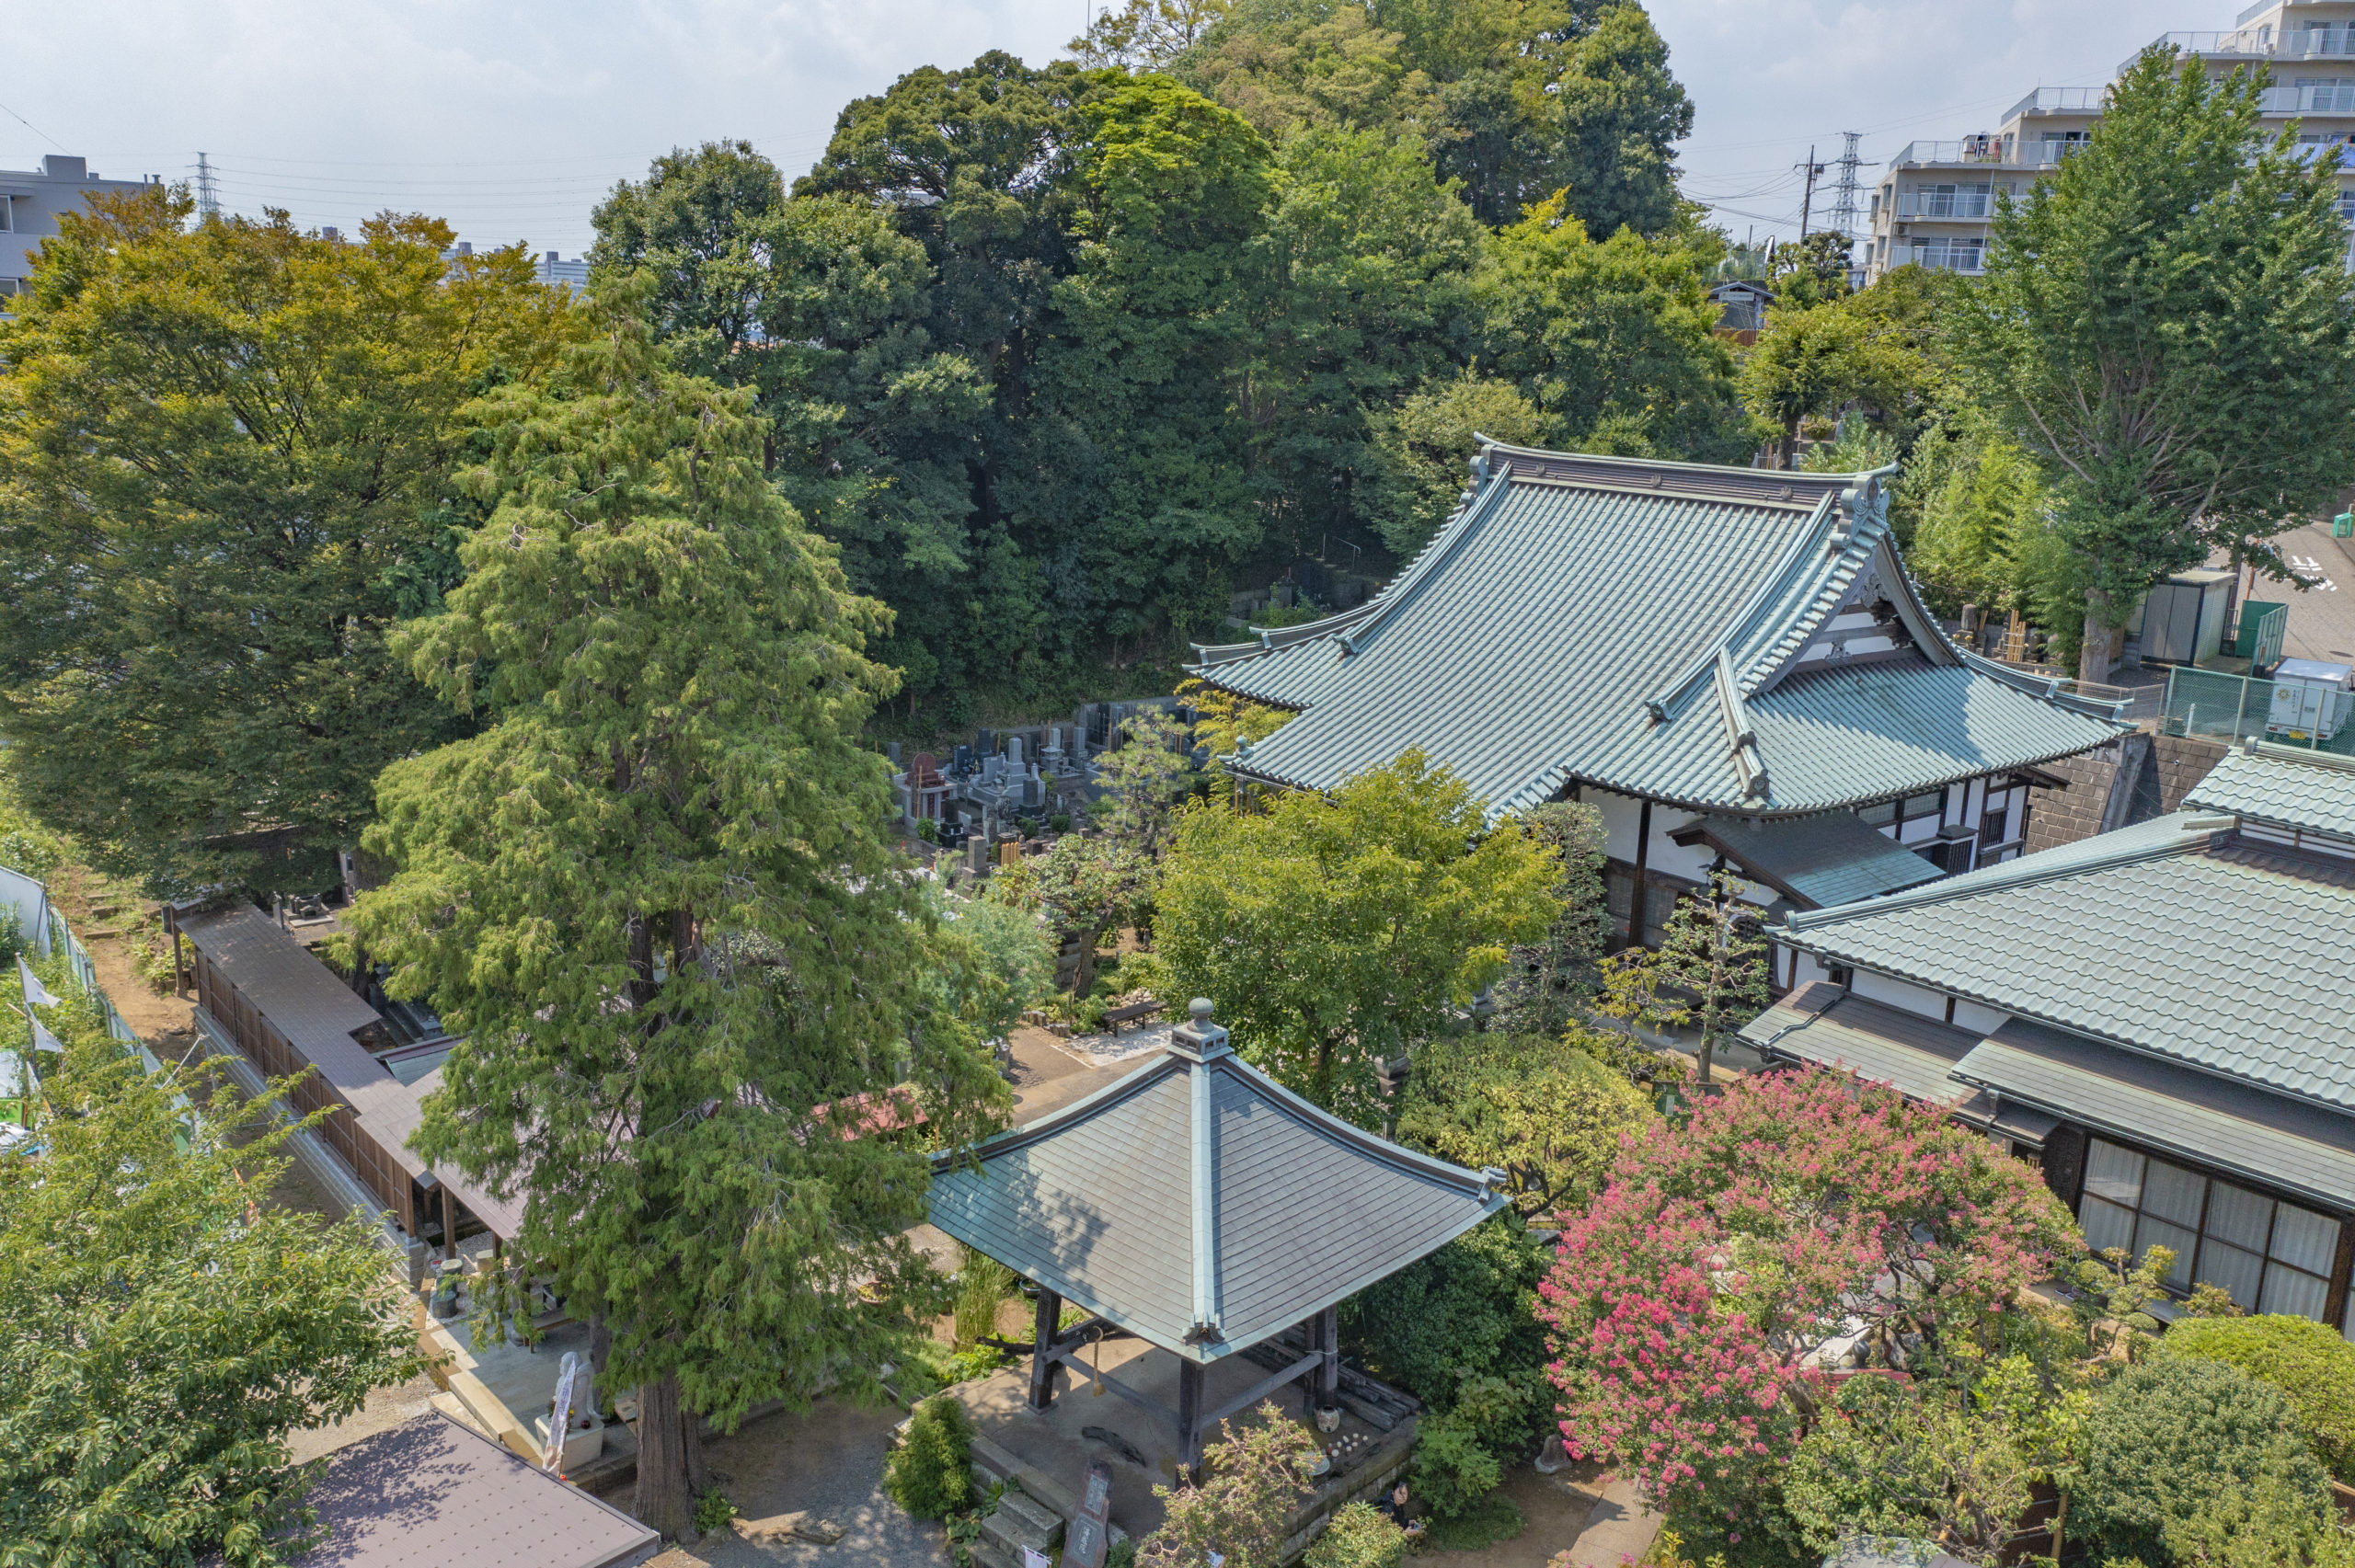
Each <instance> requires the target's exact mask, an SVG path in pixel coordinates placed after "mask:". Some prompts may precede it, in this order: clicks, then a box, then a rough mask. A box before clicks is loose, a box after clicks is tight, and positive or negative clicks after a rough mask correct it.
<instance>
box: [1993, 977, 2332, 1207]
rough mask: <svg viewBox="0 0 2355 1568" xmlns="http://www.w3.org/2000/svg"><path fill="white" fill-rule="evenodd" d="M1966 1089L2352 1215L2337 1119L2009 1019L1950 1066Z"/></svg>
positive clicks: (2328, 1113)
mask: <svg viewBox="0 0 2355 1568" xmlns="http://www.w3.org/2000/svg"><path fill="white" fill-rule="evenodd" d="M1954 1074H1955V1076H1956V1077H1957V1078H1959V1079H1961V1080H1963V1081H1965V1082H1970V1083H1974V1084H1978V1085H1980V1086H1981V1087H1982V1088H1985V1089H1988V1090H1991V1091H1993V1092H1994V1093H2000V1094H2002V1095H2003V1096H2004V1097H2005V1099H2007V1100H2014V1099H2016V1100H2021V1101H2025V1102H2027V1103H2028V1104H2032V1105H2036V1106H2039V1107H2040V1108H2042V1109H2044V1110H2047V1111H2051V1112H2052V1113H2053V1114H2054V1115H2056V1116H2063V1117H2065V1118H2067V1119H2068V1120H2070V1121H2073V1122H2078V1123H2082V1124H2084V1125H2085V1126H2087V1127H2092V1128H2093V1129H2094V1130H2095V1131H2097V1132H2108V1133H2111V1134H2113V1135H2115V1136H2117V1137H2119V1138H2125V1139H2132V1140H2133V1141H2135V1142H2137V1143H2154V1144H2158V1145H2161V1146H2163V1147H2165V1148H2170V1149H2176V1150H2181V1151H2182V1152H2184V1153H2186V1154H2188V1155H2191V1156H2192V1157H2193V1158H2195V1159H2198V1160H2202V1161H2205V1162H2208V1163H2209V1164H2211V1165H2215V1166H2218V1167H2220V1168H2222V1169H2223V1170H2226V1171H2230V1172H2234V1173H2237V1174H2240V1175H2243V1176H2246V1177H2247V1178H2249V1179H2250V1180H2252V1181H2256V1182H2260V1183H2263V1184H2264V1185H2268V1186H2273V1187H2285V1188H2288V1189H2290V1190H2291V1191H2293V1192H2303V1193H2304V1194H2306V1195H2307V1196H2310V1197H2314V1198H2317V1199H2320V1200H2321V1201H2322V1202H2324V1203H2326V1204H2328V1205H2330V1206H2331V1207H2338V1208H2344V1207H2349V1206H2355V1124H2350V1123H2349V1120H2348V1118H2347V1117H2345V1116H2340V1115H2338V1113H2337V1112H2334V1111H2326V1110H2324V1109H2322V1108H2321V1107H2320V1106H2316V1105H2309V1104H2301V1103H2299V1102H2298V1101H2295V1100H2290V1099H2285V1098H2283V1097H2282V1096H2280V1095H2279V1094H2269V1093H2264V1092H2263V1091H2261V1090H2257V1089H2252V1088H2248V1087H2246V1086H2245V1085H2242V1084H2237V1083H2232V1082H2225V1081H2223V1080H2220V1079H2217V1078H2215V1077H2213V1076H2212V1075H2211V1074H2208V1073H2205V1072H2196V1071H2193V1070H2190V1069H2188V1068H2182V1067H2176V1066H2173V1065H2170V1064H2169V1063H2166V1062H2164V1061H2154V1060H2153V1059H2150V1058H2148V1057H2144V1056H2139V1055H2137V1054H2136V1053H2134V1052H2132V1051H2126V1050H2120V1049H2119V1048H2117V1047H2113V1046H2105V1045H2103V1044H2101V1043H2100V1042H2099V1041H2097V1040H2086V1039H2080V1038H2076V1037H2074V1036H2070V1035H2067V1034H2064V1033H2062V1032H2061V1031H2059V1030H2055V1029H2045V1028H2039V1027H2038V1026H2037V1025H2035V1024H2026V1023H2022V1022H2021V1021H2019V1020H2017V1019H2015V1020H2013V1021H2012V1022H2010V1023H2008V1024H2005V1025H2004V1026H2003V1027H2002V1028H2000V1029H1998V1030H1996V1031H1995V1032H1994V1033H1993V1035H1991V1036H1988V1037H1987V1038H1986V1039H1984V1040H1982V1041H1981V1042H1980V1043H1979V1045H1978V1046H1977V1047H1974V1048H1973V1049H1972V1051H1971V1052H1970V1055H1969V1056H1966V1057H1964V1058H1963V1059H1962V1060H1961V1061H1959V1062H1958V1063H1956V1064H1955V1069H1954Z"/></svg>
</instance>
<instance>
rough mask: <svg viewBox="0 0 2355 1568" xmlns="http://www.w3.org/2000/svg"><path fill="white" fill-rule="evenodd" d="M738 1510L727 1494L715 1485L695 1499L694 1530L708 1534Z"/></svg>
mask: <svg viewBox="0 0 2355 1568" xmlns="http://www.w3.org/2000/svg"><path fill="white" fill-rule="evenodd" d="M740 1511H741V1510H739V1509H738V1508H737V1506H736V1505H735V1504H733V1503H731V1502H729V1500H728V1494H726V1493H725V1492H722V1491H721V1490H719V1488H718V1487H717V1486H715V1487H713V1488H712V1489H711V1490H709V1491H708V1492H706V1493H705V1494H703V1495H702V1496H700V1497H698V1498H696V1499H695V1530H696V1532H697V1533H698V1534H701V1535H709V1534H710V1533H711V1532H712V1531H714V1530H716V1529H718V1528H721V1527H722V1526H724V1525H726V1524H727V1523H728V1521H729V1520H730V1519H732V1518H734V1517H735V1516H737V1514H738V1513H739V1512H740Z"/></svg>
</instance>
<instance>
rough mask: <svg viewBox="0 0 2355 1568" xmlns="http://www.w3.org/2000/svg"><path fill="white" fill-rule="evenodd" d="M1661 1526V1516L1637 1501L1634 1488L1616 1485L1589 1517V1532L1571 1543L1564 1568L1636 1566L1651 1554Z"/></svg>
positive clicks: (1584, 1531) (1608, 1489) (1607, 1488)
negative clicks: (1642, 1558)
mask: <svg viewBox="0 0 2355 1568" xmlns="http://www.w3.org/2000/svg"><path fill="white" fill-rule="evenodd" d="M1660 1523H1661V1521H1660V1516H1659V1515H1658V1514H1655V1513H1653V1512H1652V1511H1651V1510H1650V1509H1648V1508H1647V1507H1645V1506H1644V1505H1643V1504H1642V1503H1641V1502H1640V1501H1639V1500H1638V1499H1637V1496H1636V1489H1635V1488H1634V1487H1633V1486H1630V1485H1629V1484H1628V1483H1627V1482H1624V1481H1613V1482H1610V1483H1609V1484H1608V1485H1606V1486H1605V1487H1603V1497H1602V1500H1601V1501H1600V1502H1598V1503H1596V1504H1595V1505H1594V1511H1593V1512H1592V1513H1591V1514H1589V1515H1588V1516H1587V1520H1586V1528H1584V1529H1582V1530H1580V1532H1579V1538H1578V1539H1577V1540H1575V1541H1573V1542H1571V1543H1570V1550H1569V1551H1568V1553H1566V1554H1565V1556H1564V1559H1563V1562H1562V1568H1619V1565H1620V1564H1621V1563H1623V1562H1635V1561H1636V1560H1637V1559H1638V1558H1640V1557H1642V1556H1643V1554H1644V1553H1645V1552H1647V1551H1650V1550H1651V1545H1652V1540H1653V1539H1654V1538H1655V1537H1657V1536H1658V1535H1659V1534H1660Z"/></svg>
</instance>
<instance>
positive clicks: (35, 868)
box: [0, 750, 72, 882]
mask: <svg viewBox="0 0 2355 1568" xmlns="http://www.w3.org/2000/svg"><path fill="white" fill-rule="evenodd" d="M71 853H72V847H71V846H70V845H69V844H68V843H67V841H66V840H65V838H64V836H63V834H61V833H58V832H56V831H54V830H52V829H50V828H48V827H46V826H44V825H43V824H42V823H41V822H40V819H39V818H35V817H34V816H33V814H32V812H31V811H29V809H27V808H26V806H25V802H24V797H23V795H21V794H20V793H19V792H18V790H17V775H16V770H15V768H14V766H13V765H12V761H11V753H10V752H9V751H8V750H0V865H5V866H6V867H7V868H8V869H9V870H11V871H20V872H22V873H24V874H25V875H26V876H29V877H32V878H33V879H34V880H35V881H39V882H46V881H47V880H49V877H50V875H51V874H52V872H54V871H55V870H56V869H57V868H58V867H59V866H60V865H63V864H64V863H65V862H66V860H67V859H68V858H69V856H70V855H71Z"/></svg>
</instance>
